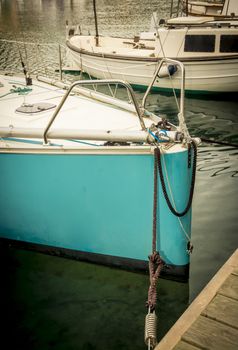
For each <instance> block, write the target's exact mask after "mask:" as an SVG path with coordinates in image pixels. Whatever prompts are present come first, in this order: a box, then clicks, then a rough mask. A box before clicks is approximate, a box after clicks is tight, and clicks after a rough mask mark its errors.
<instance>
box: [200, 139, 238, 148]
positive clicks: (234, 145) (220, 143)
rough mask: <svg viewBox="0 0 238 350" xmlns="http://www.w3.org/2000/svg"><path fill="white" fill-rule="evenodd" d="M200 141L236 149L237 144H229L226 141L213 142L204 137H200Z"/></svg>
mask: <svg viewBox="0 0 238 350" xmlns="http://www.w3.org/2000/svg"><path fill="white" fill-rule="evenodd" d="M200 139H201V141H202V142H207V143H214V144H217V145H222V146H229V147H234V148H238V144H237V143H230V142H226V141H215V140H211V139H207V138H205V137H200Z"/></svg>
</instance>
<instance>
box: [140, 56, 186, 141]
mask: <svg viewBox="0 0 238 350" xmlns="http://www.w3.org/2000/svg"><path fill="white" fill-rule="evenodd" d="M168 64H173V65H175V66H176V67H178V68H179V69H180V71H181V81H180V104H179V112H178V120H179V127H178V129H179V131H181V132H182V133H183V135H184V137H185V138H186V139H187V140H188V141H189V140H190V139H191V137H190V135H189V132H188V129H187V126H186V123H185V117H184V91H185V68H184V65H183V63H181V62H180V61H177V60H174V59H171V58H167V57H164V58H162V59H161V60H160V62H159V65H158V67H157V68H156V70H155V73H154V76H153V79H152V80H151V83H150V85H149V86H148V88H147V90H146V92H145V95H144V97H143V100H142V108H143V109H145V104H146V100H147V97H148V95H149V93H150V91H151V89H152V87H153V85H154V83H155V81H156V78H157V77H158V75H159V73H160V71H161V69H162V68H163V66H164V65H166V68H167V69H169V66H168ZM169 76H170V75H169ZM174 96H175V97H176V95H175V92H174ZM177 105H178V103H177Z"/></svg>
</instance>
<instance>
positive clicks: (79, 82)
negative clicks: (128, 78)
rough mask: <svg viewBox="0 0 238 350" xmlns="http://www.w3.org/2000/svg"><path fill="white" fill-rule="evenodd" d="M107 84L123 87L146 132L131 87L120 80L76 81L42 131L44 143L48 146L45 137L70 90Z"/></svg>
mask: <svg viewBox="0 0 238 350" xmlns="http://www.w3.org/2000/svg"><path fill="white" fill-rule="evenodd" d="M107 84H114V85H121V86H123V87H125V88H126V89H127V92H128V93H129V95H130V97H131V100H132V102H133V104H134V107H135V110H136V113H137V115H138V118H139V121H140V125H141V128H142V130H143V131H145V130H146V126H145V123H144V120H143V116H142V113H141V111H140V107H139V104H138V102H137V100H136V97H135V94H134V91H133V90H132V88H131V86H130V85H129V84H128V83H126V82H124V81H122V80H114V79H102V80H96V79H95V80H79V81H76V82H74V83H73V84H72V85H71V86H70V87H69V89H68V91H67V92H66V93H65V95H64V97H63V98H62V100H61V102H60V104H59V105H58V107H57V108H56V110H55V112H54V114H53V116H52V118H51V119H50V121H49V123H48V125H47V126H46V129H45V131H44V135H43V137H44V143H45V144H48V137H47V134H48V131H49V129H50V127H51V125H52V124H53V122H54V120H55V118H56V117H57V115H58V113H59V111H60V110H61V108H62V107H63V105H64V103H65V101H66V100H67V98H68V96H69V95H70V93H71V92H72V90H73V89H74V88H75V87H76V86H80V85H107Z"/></svg>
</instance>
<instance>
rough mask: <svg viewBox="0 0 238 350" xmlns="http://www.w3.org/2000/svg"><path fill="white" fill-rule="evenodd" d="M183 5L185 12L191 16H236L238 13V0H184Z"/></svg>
mask: <svg viewBox="0 0 238 350" xmlns="http://www.w3.org/2000/svg"><path fill="white" fill-rule="evenodd" d="M179 2H180V0H179ZM182 6H183V11H184V13H185V14H186V15H190V16H218V17H229V16H230V17H234V16H237V15H238V13H237V0H229V1H227V0H222V1H216V0H214V1H199V0H195V1H194V0H182Z"/></svg>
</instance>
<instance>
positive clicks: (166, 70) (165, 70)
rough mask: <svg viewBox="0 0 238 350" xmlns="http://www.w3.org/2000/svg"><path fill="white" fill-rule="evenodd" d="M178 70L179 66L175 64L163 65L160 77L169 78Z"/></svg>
mask: <svg viewBox="0 0 238 350" xmlns="http://www.w3.org/2000/svg"><path fill="white" fill-rule="evenodd" d="M176 71H177V67H176V66H175V65H174V64H170V65H169V66H162V67H161V69H160V70H159V73H158V77H159V78H167V77H169V76H172V75H174V73H175V72H176Z"/></svg>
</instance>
